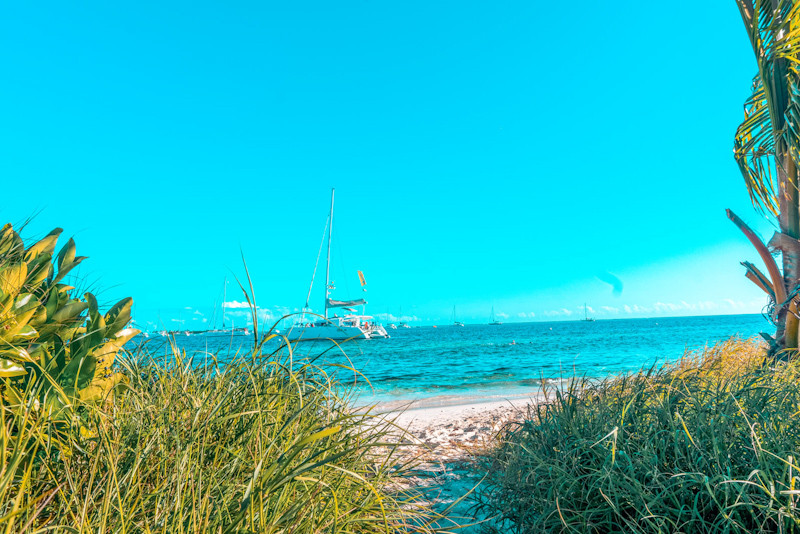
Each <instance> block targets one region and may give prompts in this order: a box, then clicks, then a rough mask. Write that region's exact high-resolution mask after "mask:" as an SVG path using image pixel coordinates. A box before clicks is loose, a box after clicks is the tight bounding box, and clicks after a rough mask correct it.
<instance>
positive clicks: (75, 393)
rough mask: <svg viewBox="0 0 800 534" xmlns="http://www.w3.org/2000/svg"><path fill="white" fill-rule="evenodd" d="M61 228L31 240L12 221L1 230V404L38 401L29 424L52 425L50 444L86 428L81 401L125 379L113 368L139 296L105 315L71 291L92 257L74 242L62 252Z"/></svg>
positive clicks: (89, 297)
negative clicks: (71, 280)
mask: <svg viewBox="0 0 800 534" xmlns="http://www.w3.org/2000/svg"><path fill="white" fill-rule="evenodd" d="M61 232H62V230H61V229H60V228H57V229H55V230H53V231H52V232H50V233H49V234H47V235H46V236H45V237H43V238H42V239H40V240H38V241H36V242H35V243H31V244H28V245H27V246H26V244H25V242H24V241H23V240H22V238H21V237H20V235H19V234H18V233H17V232H16V231H15V230H14V228H13V227H12V226H11V225H10V224H6V225H5V226H4V227H3V228H2V230H0V402H2V403H3V405H6V406H17V405H22V404H30V403H34V404H35V406H36V407H37V409H36V411H35V412H31V413H29V414H28V417H26V418H25V421H26V422H27V423H26V424H30V425H46V426H47V429H48V433H47V440H48V443H50V444H52V443H58V444H59V445H60V446H62V447H65V448H69V445H68V444H66V443H64V440H68V439H69V437H70V435H71V429H73V427H77V428H79V429H80V430H81V431H83V432H86V431H87V427H86V426H85V425H83V422H82V420H81V417H80V414H79V412H78V411H77V410H76V409H75V408H76V406H77V405H78V404H79V402H78V401H80V403H82V404H86V403H102V402H105V401H106V400H108V398H109V396H110V395H111V394H112V392H113V390H114V388H115V386H117V385H118V384H119V383H120V382H121V381H122V380H124V376H123V375H122V374H121V373H119V372H115V371H114V360H115V358H116V355H117V353H118V352H119V350H120V348H121V347H122V346H123V345H124V344H125V343H127V342H128V341H129V340H130V339H132V338H133V337H134V336H136V335H137V334H138V333H139V331H138V330H136V329H134V328H129V327H128V323H129V322H130V317H131V306H132V304H133V300H132V299H131V298H126V299H123V300H121V301H120V302H118V303H117V304H115V305H113V306H112V307H111V308H110V309H109V310H108V311H107V312H106V313H101V312H100V309H99V306H98V303H97V299H96V298H95V297H94V295H93V294H92V293H90V292H85V293H84V294H83V296H82V298H81V297H76V296H74V295H73V292H74V291H75V288H74V287H73V286H70V285H68V284H67V283H66V277H67V275H68V274H69V273H70V272H72V271H73V269H75V267H77V266H78V265H80V264H81V262H83V260H85V259H86V258H85V257H83V256H76V248H75V242H74V240H72V239H69V240H68V241H67V243H66V244H65V245H64V246H63V247H62V248H61V249H60V251H59V252H58V253H57V254H56V246H57V242H58V238H59V236H60V234H61Z"/></svg>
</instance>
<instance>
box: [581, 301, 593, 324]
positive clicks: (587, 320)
mask: <svg viewBox="0 0 800 534" xmlns="http://www.w3.org/2000/svg"><path fill="white" fill-rule="evenodd" d="M587 310H588V308H587V306H586V303H585V302H584V303H583V319H581V321H586V322H589V323H592V322H594V317H589V312H588V311H587Z"/></svg>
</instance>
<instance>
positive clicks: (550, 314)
mask: <svg viewBox="0 0 800 534" xmlns="http://www.w3.org/2000/svg"><path fill="white" fill-rule="evenodd" d="M544 315H545V316H547V317H560V316H570V315H572V310H568V309H566V308H561V309H560V310H548V311H546V312H544Z"/></svg>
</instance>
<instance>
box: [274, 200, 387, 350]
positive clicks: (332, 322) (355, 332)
mask: <svg viewBox="0 0 800 534" xmlns="http://www.w3.org/2000/svg"><path fill="white" fill-rule="evenodd" d="M334 191H335V190H334V189H331V212H330V216H329V217H328V254H327V260H326V265H325V312H324V319H321V320H317V321H303V322H300V323H299V324H295V325H294V326H293V327H292V328H291V329H290V330H289V331H288V332H287V333H286V337H287V338H288V339H289V341H312V340H322V339H329V340H333V341H343V340H347V339H372V338H376V337H389V334H387V333H386V329H385V328H383V326H381V325H379V324H378V323H377V322H376V321H375V318H374V317H372V316H371V315H364V314H363V313H362V314H358V313H356V309H355V306H365V305H366V304H367V301H366V300H364V299H357V300H334V299H332V298H331V291H332V290H333V289H334V286H333V284H332V283H331V239H332V238H333V194H334ZM315 274H316V268H315ZM359 278H360V279H361V285H362V286H364V285H365V284H366V282H365V281H364V277H363V274H362V273H361V272H360V271H359ZM313 287H314V276H312V277H311V287H309V289H308V297H306V306H305V309H308V299H309V297H310V296H311V288H313ZM332 308H333V309H335V308H342V309H343V310H345V311H346V312H348V313H346V314H345V315H343V316H339V315H337V314H335V313H334V315H332V316H331V315H329V312H328V310H330V309H332ZM362 309H363V308H362Z"/></svg>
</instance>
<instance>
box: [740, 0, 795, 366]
mask: <svg viewBox="0 0 800 534" xmlns="http://www.w3.org/2000/svg"><path fill="white" fill-rule="evenodd" d="M736 3H737V5H738V7H739V11H740V14H741V18H742V21H743V22H744V26H745V30H746V31H747V36H748V38H749V40H750V44H751V45H752V48H753V51H754V53H755V58H756V63H757V65H758V73H757V74H756V76H755V78H754V79H753V84H752V94H751V95H750V97H749V98H748V99H747V101H746V102H745V105H744V115H745V117H744V122H742V124H741V125H740V126H739V128H738V129H737V131H736V136H735V141H734V156H735V158H736V162H737V164H738V166H739V168H740V170H741V172H742V175H743V176H744V180H745V184H746V186H747V190H748V191H749V193H750V199H751V201H752V202H753V205H754V206H756V207H757V208H758V209H760V210H761V211H762V212H763V213H765V214H768V215H770V216H772V217H774V218H775V220H776V222H777V226H778V230H777V231H776V232H775V234H774V236H773V237H772V239H771V240H770V241H769V243H768V244H767V245H765V244H764V242H763V241H762V240H761V238H760V237H758V236H757V235H756V234H755V232H753V231H752V229H750V228H749V227H748V226H747V224H745V223H744V221H742V219H740V218H739V217H738V216H737V215H736V214H734V213H733V212H732V211H731V210H728V212H727V213H728V217H729V218H730V219H731V220H732V221H733V222H734V223H735V224H736V225H737V226H738V227H739V228H740V229H741V230H742V231H743V232H744V233H745V235H746V236H747V238H748V239H749V240H750V242H751V243H752V244H753V245H754V246H755V248H756V250H757V251H758V254H759V256H760V257H761V259H762V261H763V262H764V265H765V266H766V268H767V273H766V274H764V273H763V272H762V271H761V270H760V269H758V267H756V266H755V265H753V264H752V263H750V262H744V263H743V265H744V266H745V268H746V270H747V271H746V276H747V277H748V278H749V279H750V280H751V281H752V282H753V283H755V284H756V285H757V286H758V287H759V288H761V289H762V290H763V291H764V292H765V293H766V294H767V295H768V298H769V300H770V310H769V314H768V315H769V317H770V318H771V319H772V321H773V322H774V323H775V325H776V331H775V334H774V335H772V334H768V333H765V334H763V335H764V338H765V339H766V340H767V342H768V343H769V345H770V354H771V355H773V356H783V357H787V356H791V355H792V354H793V353H796V352H797V348H798V324H799V321H798V309H797V308H798V306H797V304H798V294H800V192H798V184H800V181H799V180H798V168H800V70H798V66H799V65H800V53H798V50H800V2H797V1H796V0H737V1H736ZM772 253H780V255H781V260H780V261H781V263H782V265H781V268H779V266H778V264H777V262H776V261H775V259H774V258H773V256H772Z"/></svg>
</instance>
